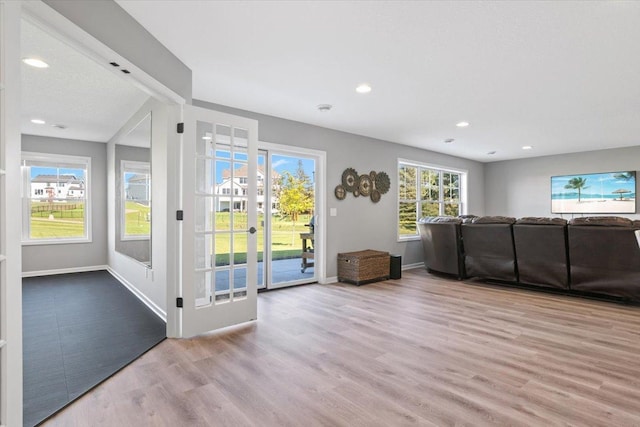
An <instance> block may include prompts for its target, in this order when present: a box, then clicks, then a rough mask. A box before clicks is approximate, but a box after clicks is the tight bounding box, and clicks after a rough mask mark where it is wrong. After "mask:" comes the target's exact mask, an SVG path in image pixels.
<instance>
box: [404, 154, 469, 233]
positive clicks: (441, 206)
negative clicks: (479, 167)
mask: <svg viewBox="0 0 640 427" xmlns="http://www.w3.org/2000/svg"><path fill="white" fill-rule="evenodd" d="M466 175H467V174H466V172H465V171H459V170H451V169H445V168H441V167H434V166H431V165H423V164H418V163H414V162H409V161H405V160H399V161H398V236H399V238H400V239H401V240H402V239H410V238H415V237H417V235H418V230H417V225H416V222H417V221H418V219H420V218H421V217H423V216H438V215H448V216H458V215H461V214H463V213H464V209H463V208H464V203H463V200H465V199H466V197H465V196H466V193H465V191H466V189H465V188H464V187H465V185H464V184H465V183H466ZM465 209H466V208H465Z"/></svg>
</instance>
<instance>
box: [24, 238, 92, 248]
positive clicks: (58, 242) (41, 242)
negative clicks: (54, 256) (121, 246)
mask: <svg viewBox="0 0 640 427" xmlns="http://www.w3.org/2000/svg"><path fill="white" fill-rule="evenodd" d="M92 242H93V240H91V239H88V238H83V239H56V240H46V239H42V240H23V241H22V246H45V245H74V244H78V243H92Z"/></svg>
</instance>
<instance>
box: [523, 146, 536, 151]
mask: <svg viewBox="0 0 640 427" xmlns="http://www.w3.org/2000/svg"><path fill="white" fill-rule="evenodd" d="M532 148H533V147H532V146H531V145H523V146H522V149H523V150H531V149H532Z"/></svg>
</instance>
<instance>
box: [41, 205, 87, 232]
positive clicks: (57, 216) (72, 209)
mask: <svg viewBox="0 0 640 427" xmlns="http://www.w3.org/2000/svg"><path fill="white" fill-rule="evenodd" d="M83 236H84V202H69V203H53V204H49V202H32V203H31V238H32V239H51V238H54V239H55V238H65V237H83Z"/></svg>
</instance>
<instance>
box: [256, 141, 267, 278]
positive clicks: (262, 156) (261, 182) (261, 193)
mask: <svg viewBox="0 0 640 427" xmlns="http://www.w3.org/2000/svg"><path fill="white" fill-rule="evenodd" d="M266 160H267V156H266V153H265V152H262V151H261V152H260V153H258V171H257V179H258V183H257V184H258V185H257V191H256V192H257V200H258V203H257V206H258V224H257V229H258V289H260V288H264V287H265V286H266V285H265V277H266V269H265V268H264V253H265V221H266V217H265V212H266V211H267V206H266V203H268V200H267V199H266V188H265V182H266V180H267V176H266V169H265V162H266Z"/></svg>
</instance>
